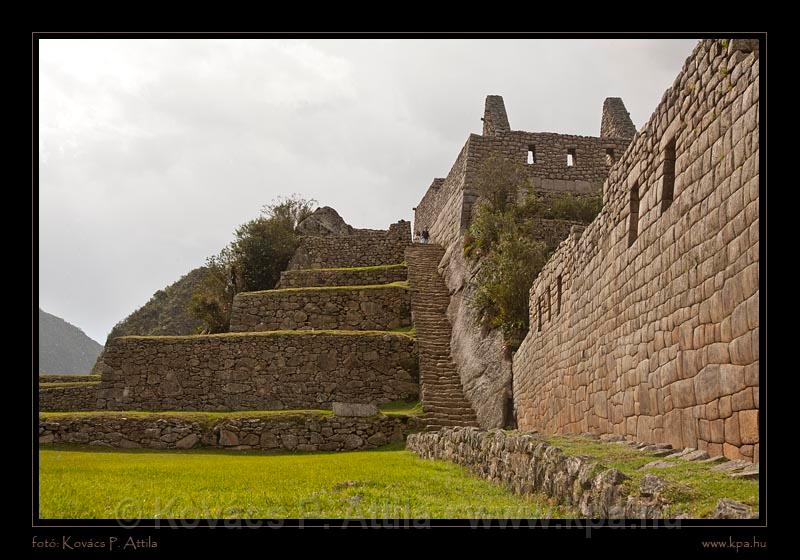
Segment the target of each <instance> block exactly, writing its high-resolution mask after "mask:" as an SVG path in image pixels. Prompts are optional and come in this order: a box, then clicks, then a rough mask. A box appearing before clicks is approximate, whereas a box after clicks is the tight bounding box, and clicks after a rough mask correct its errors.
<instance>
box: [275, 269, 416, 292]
mask: <svg viewBox="0 0 800 560" xmlns="http://www.w3.org/2000/svg"><path fill="white" fill-rule="evenodd" d="M407 278H408V273H407V271H406V266H405V265H404V264H389V265H381V266H366V267H361V268H320V269H312V270H284V271H283V272H281V279H280V280H279V281H278V285H277V288H308V287H312V286H373V285H375V284H391V283H393V282H405V281H406V279H407Z"/></svg>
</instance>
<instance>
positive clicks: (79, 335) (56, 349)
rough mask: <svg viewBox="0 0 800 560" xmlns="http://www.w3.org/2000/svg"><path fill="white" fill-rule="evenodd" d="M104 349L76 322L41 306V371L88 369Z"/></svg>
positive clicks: (77, 371)
mask: <svg viewBox="0 0 800 560" xmlns="http://www.w3.org/2000/svg"><path fill="white" fill-rule="evenodd" d="M102 350H103V347H102V345H100V344H99V343H97V342H96V341H94V340H92V339H91V338H89V337H88V336H86V334H85V333H84V332H83V331H82V330H81V329H79V328H78V327H76V326H75V325H71V324H69V323H67V322H66V321H65V320H64V319H61V318H59V317H56V316H55V315H51V314H50V313H47V312H45V311H42V309H41V308H40V309H39V373H89V371H90V370H91V369H92V366H93V365H94V363H95V360H97V356H99V355H100V352H101V351H102Z"/></svg>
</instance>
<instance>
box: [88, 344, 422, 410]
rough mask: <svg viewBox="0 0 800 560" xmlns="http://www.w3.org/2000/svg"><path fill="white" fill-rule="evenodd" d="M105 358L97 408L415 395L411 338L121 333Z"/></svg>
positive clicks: (230, 406)
mask: <svg viewBox="0 0 800 560" xmlns="http://www.w3.org/2000/svg"><path fill="white" fill-rule="evenodd" d="M103 362H104V365H103V372H102V381H101V383H100V387H99V390H98V400H97V408H98V409H106V408H108V409H115V410H275V409H320V408H327V409H329V408H330V407H331V405H332V403H333V402H334V401H341V402H353V403H374V404H380V403H387V402H392V401H413V400H416V399H417V398H418V394H419V379H418V371H417V354H416V343H415V341H414V339H413V338H410V337H408V336H404V335H401V334H390V333H386V334H380V333H358V334H356V333H341V334H338V333H337V334H330V333H314V332H311V331H306V332H303V333H299V332H288V333H287V332H283V331H280V332H270V333H242V334H222V335H202V336H186V337H121V338H116V339H113V340H111V341H109V343H108V344H107V346H106V356H105V358H104V360H103Z"/></svg>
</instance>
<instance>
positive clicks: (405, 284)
mask: <svg viewBox="0 0 800 560" xmlns="http://www.w3.org/2000/svg"><path fill="white" fill-rule="evenodd" d="M387 288H401V289H404V290H407V289H409V284H408V280H398V281H397V282H390V283H388V284H365V285H362V286H307V287H302V288H277V289H274V290H259V291H256V292H240V293H238V294H236V295H237V296H238V297H252V296H262V295H264V294H283V293H287V292H335V291H356V290H384V289H387Z"/></svg>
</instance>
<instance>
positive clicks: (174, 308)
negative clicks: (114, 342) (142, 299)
mask: <svg viewBox="0 0 800 560" xmlns="http://www.w3.org/2000/svg"><path fill="white" fill-rule="evenodd" d="M207 273H208V271H207V270H206V268H205V267H200V268H195V269H194V270H192V271H191V272H189V273H188V274H186V275H185V276H182V277H181V278H180V279H179V280H177V281H176V282H174V283H172V284H170V285H169V286H167V287H166V288H164V289H163V290H158V291H157V292H156V293H154V294H153V296H152V297H151V298H150V300H149V301H148V302H147V303H145V304H144V305H143V306H142V307H140V308H139V309H137V310H136V311H134V312H133V313H131V314H130V315H128V316H127V317H126V318H125V319H123V320H122V321H120V322H119V323H117V324H116V325H115V326H114V328H113V329H111V333H109V335H108V338H117V337H119V336H130V335H139V336H161V335H186V334H193V333H195V332H196V331H197V329H198V328H199V327H200V322H199V321H198V320H197V319H196V318H195V317H194V316H192V314H191V313H189V302H190V301H191V299H192V294H193V293H194V292H195V290H197V288H198V287H199V286H200V284H201V283H202V282H203V280H204V279H205V276H206V274H207Z"/></svg>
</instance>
